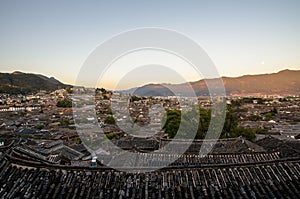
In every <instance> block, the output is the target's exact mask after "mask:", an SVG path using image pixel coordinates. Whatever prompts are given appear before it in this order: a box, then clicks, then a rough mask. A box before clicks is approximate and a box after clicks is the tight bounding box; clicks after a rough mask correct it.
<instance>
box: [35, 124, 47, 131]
mask: <svg viewBox="0 0 300 199" xmlns="http://www.w3.org/2000/svg"><path fill="white" fill-rule="evenodd" d="M44 127H45V126H44V125H43V124H38V125H36V126H35V129H38V130H42V129H43V128H44Z"/></svg>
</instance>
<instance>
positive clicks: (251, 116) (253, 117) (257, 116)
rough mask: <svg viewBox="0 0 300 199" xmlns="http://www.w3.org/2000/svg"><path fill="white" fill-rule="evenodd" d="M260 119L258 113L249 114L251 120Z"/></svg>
mask: <svg viewBox="0 0 300 199" xmlns="http://www.w3.org/2000/svg"><path fill="white" fill-rule="evenodd" d="M261 119H262V117H260V116H259V115H250V116H249V120H251V121H259V120H261Z"/></svg>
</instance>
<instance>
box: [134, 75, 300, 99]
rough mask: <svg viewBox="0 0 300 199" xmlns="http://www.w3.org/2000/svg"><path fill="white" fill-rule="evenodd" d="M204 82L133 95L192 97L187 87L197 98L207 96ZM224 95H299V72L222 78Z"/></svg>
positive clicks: (156, 86)
mask: <svg viewBox="0 0 300 199" xmlns="http://www.w3.org/2000/svg"><path fill="white" fill-rule="evenodd" d="M206 81H213V79H206V80H199V81H196V82H189V83H183V84H148V85H145V86H142V87H139V88H137V89H135V91H134V94H136V95H140V96H168V95H169V96H170V95H174V94H173V92H172V91H171V90H173V91H175V92H176V93H177V95H178V94H179V95H181V96H192V94H191V92H190V89H188V87H189V86H192V88H193V89H194V91H195V93H196V95H197V96H206V95H209V92H208V89H207V86H206V83H205V82H206ZM222 81H223V83H224V86H225V90H226V94H227V95H233V96H249V95H252V96H260V95H299V93H300V70H283V71H280V72H278V73H272V74H261V75H244V76H241V77H222Z"/></svg>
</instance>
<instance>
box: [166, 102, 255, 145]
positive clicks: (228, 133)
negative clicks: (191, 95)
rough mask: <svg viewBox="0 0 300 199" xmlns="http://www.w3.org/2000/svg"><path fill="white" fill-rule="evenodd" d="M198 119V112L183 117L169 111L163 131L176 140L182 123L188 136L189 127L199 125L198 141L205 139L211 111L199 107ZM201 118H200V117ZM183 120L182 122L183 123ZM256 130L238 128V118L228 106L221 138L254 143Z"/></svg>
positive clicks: (192, 111) (185, 114) (193, 111)
mask: <svg viewBox="0 0 300 199" xmlns="http://www.w3.org/2000/svg"><path fill="white" fill-rule="evenodd" d="M198 110H199V112H198V114H199V115H198V119H199V121H198V120H197V115H196V113H197V111H195V110H191V111H189V112H187V113H184V114H183V115H182V113H181V111H179V110H167V113H166V117H165V118H164V121H165V123H164V126H163V130H164V131H165V133H166V134H167V135H168V137H169V138H174V137H175V136H176V133H177V131H178V129H179V126H180V123H181V122H182V123H183V124H184V125H183V126H186V127H184V129H183V131H184V132H185V133H186V134H188V133H189V132H190V131H189V127H190V126H193V125H195V124H198V130H197V134H196V136H195V138H196V139H204V138H205V136H206V133H207V131H208V128H209V124H210V120H211V110H210V109H204V108H201V107H198ZM199 116H200V117H199ZM181 119H182V121H181ZM255 133H256V129H251V128H248V127H247V128H242V127H238V117H237V116H236V114H235V112H234V111H233V109H232V108H231V106H227V111H226V118H225V122H224V126H223V130H222V132H221V138H228V137H231V138H234V137H239V136H243V137H245V138H246V139H249V140H251V141H253V140H254V139H255Z"/></svg>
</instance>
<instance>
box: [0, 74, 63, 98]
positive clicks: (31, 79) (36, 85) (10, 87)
mask: <svg viewBox="0 0 300 199" xmlns="http://www.w3.org/2000/svg"><path fill="white" fill-rule="evenodd" d="M65 87H68V85H66V84H63V83H61V82H60V81H58V80H56V79H55V78H54V77H50V78H49V77H46V76H43V75H40V74H32V73H22V72H19V71H16V72H13V73H0V93H8V94H28V93H34V92H38V91H40V90H46V91H54V90H56V89H59V88H65Z"/></svg>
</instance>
